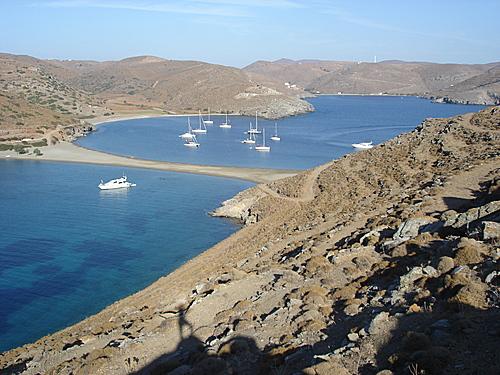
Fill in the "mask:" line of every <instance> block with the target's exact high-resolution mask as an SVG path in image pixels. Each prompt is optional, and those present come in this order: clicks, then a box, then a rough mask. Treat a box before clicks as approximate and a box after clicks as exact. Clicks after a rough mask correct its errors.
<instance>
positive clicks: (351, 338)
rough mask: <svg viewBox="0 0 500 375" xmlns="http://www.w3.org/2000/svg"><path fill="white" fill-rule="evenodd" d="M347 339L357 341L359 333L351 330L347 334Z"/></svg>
mask: <svg viewBox="0 0 500 375" xmlns="http://www.w3.org/2000/svg"><path fill="white" fill-rule="evenodd" d="M347 339H348V340H349V341H351V342H357V341H358V340H359V335H358V334H357V333H356V332H351V333H349V334H348V335H347Z"/></svg>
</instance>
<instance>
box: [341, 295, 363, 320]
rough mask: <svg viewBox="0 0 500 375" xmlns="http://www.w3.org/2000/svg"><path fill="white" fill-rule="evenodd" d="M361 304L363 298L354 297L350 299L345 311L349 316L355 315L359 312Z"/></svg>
mask: <svg viewBox="0 0 500 375" xmlns="http://www.w3.org/2000/svg"><path fill="white" fill-rule="evenodd" d="M360 306H361V300H359V299H353V300H351V301H348V303H347V306H346V307H345V308H344V312H345V313H346V314H347V315H349V316H354V315H357V314H358V313H359V309H360Z"/></svg>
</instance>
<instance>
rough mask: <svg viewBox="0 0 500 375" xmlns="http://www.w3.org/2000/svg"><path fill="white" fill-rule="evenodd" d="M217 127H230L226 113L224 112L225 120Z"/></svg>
mask: <svg viewBox="0 0 500 375" xmlns="http://www.w3.org/2000/svg"><path fill="white" fill-rule="evenodd" d="M219 128H224V129H231V123H230V122H229V121H228V120H227V113H226V121H224V122H223V123H222V124H220V125H219Z"/></svg>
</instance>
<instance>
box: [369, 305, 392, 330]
mask: <svg viewBox="0 0 500 375" xmlns="http://www.w3.org/2000/svg"><path fill="white" fill-rule="evenodd" d="M388 322H389V313H388V312H385V311H384V312H381V313H378V314H377V315H376V316H375V318H373V320H372V321H371V323H370V326H369V327H368V333H369V334H370V335H374V334H377V333H379V332H380V331H383V330H384V327H385V325H386V324H387V323H388Z"/></svg>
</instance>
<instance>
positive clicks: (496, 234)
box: [481, 221, 500, 241]
mask: <svg viewBox="0 0 500 375" xmlns="http://www.w3.org/2000/svg"><path fill="white" fill-rule="evenodd" d="M481 229H482V233H481V237H482V239H483V240H485V241H489V240H497V239H499V238H500V223H496V222H494V221H483V222H482V228H481Z"/></svg>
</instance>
